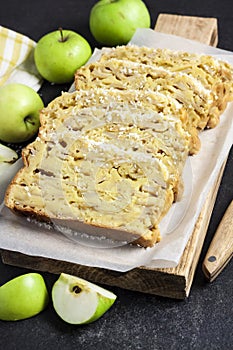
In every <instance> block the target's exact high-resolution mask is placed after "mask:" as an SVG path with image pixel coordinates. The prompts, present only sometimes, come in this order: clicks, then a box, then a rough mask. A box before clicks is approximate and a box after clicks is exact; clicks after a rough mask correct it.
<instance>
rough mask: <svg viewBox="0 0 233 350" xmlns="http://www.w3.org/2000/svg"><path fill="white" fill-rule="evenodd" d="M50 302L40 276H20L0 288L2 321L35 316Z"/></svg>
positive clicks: (34, 274)
mask: <svg viewBox="0 0 233 350" xmlns="http://www.w3.org/2000/svg"><path fill="white" fill-rule="evenodd" d="M48 302H49V296H48V291H47V288H46V285H45V282H44V279H43V277H42V276H41V275H40V274H38V273H28V274H25V275H21V276H18V277H16V278H14V279H12V280H11V281H9V282H7V283H5V284H4V285H3V286H1V287H0V319H1V320H4V321H17V320H23V319H25V318H29V317H32V316H35V315H37V314H38V313H39V312H41V311H43V310H44V309H45V307H46V306H47V304H48Z"/></svg>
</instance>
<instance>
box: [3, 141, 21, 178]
mask: <svg viewBox="0 0 233 350" xmlns="http://www.w3.org/2000/svg"><path fill="white" fill-rule="evenodd" d="M17 158H18V155H17V153H16V152H15V151H14V150H13V149H11V148H9V147H7V146H4V145H2V144H0V174H1V173H2V172H3V171H5V170H7V169H8V168H9V167H10V166H11V165H12V163H14V162H15V161H16V159H17Z"/></svg>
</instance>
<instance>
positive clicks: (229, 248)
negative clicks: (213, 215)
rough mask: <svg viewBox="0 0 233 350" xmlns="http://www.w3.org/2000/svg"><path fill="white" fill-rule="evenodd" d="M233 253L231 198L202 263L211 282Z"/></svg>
mask: <svg viewBox="0 0 233 350" xmlns="http://www.w3.org/2000/svg"><path fill="white" fill-rule="evenodd" d="M232 255H233V200H232V202H231V203H230V205H229V207H228V208H227V210H226V212H225V214H224V216H223V218H222V220H221V222H220V224H219V226H218V228H217V231H216V233H215V235H214V237H213V239H212V241H211V243H210V246H209V249H208V251H207V254H206V256H205V258H204V261H203V264H202V271H203V272H204V275H205V276H206V278H207V279H208V280H209V282H212V281H213V280H215V278H216V277H217V276H218V275H219V273H220V272H221V271H222V270H223V269H224V267H225V266H226V265H227V263H228V262H229V261H230V260H231V258H232Z"/></svg>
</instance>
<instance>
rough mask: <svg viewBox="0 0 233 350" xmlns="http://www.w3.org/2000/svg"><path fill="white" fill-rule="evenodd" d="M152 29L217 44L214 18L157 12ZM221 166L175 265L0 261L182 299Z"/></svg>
mask: <svg viewBox="0 0 233 350" xmlns="http://www.w3.org/2000/svg"><path fill="white" fill-rule="evenodd" d="M155 30H156V31H159V32H163V33H167V34H175V35H178V36H181V37H185V38H188V39H192V40H197V41H199V42H202V43H204V44H208V45H212V46H217V41H218V34H217V33H218V31H217V19H216V18H200V17H191V16H180V15H170V14H160V15H159V16H158V19H157V22H156V25H155ZM224 167H225V164H223V166H222V169H221V171H220V174H219V176H218V178H217V180H216V182H215V184H214V185H213V187H212V188H211V191H210V193H209V195H208V197H207V199H206V202H205V204H204V206H203V208H202V211H201V213H200V216H199V218H198V220H197V222H196V225H195V228H194V231H193V233H192V235H191V237H190V239H189V241H188V244H187V246H186V248H185V250H184V253H183V255H182V257H181V259H180V262H179V264H178V265H177V266H176V267H175V268H166V269H155V268H152V267H150V266H147V267H144V266H141V267H138V268H135V269H133V270H130V271H128V272H124V273H122V272H116V271H111V270H106V269H100V268H94V267H87V266H82V265H78V264H73V263H69V262H64V261H59V260H54V259H47V258H42V257H36V256H28V255H24V254H21V253H17V252H11V251H6V250H2V251H1V257H2V261H3V263H5V264H9V265H14V266H20V267H26V268H29V269H33V270H38V271H47V272H51V273H55V274H59V273H61V272H66V273H69V274H73V275H78V276H80V277H82V278H85V279H88V280H90V281H93V282H96V283H100V284H106V285H112V286H118V287H121V288H125V289H129V290H134V291H139V292H144V293H149V294H155V295H160V296H164V297H170V298H176V299H184V298H186V297H187V296H188V295H189V292H190V288H191V286H192V282H193V277H194V273H195V270H196V266H197V263H198V260H199V257H200V253H201V250H202V246H203V242H204V239H205V236H206V232H207V228H208V224H209V220H210V217H211V214H212V210H213V207H214V203H215V199H216V195H217V192H218V188H219V185H220V182H221V178H222V174H223V171H224Z"/></svg>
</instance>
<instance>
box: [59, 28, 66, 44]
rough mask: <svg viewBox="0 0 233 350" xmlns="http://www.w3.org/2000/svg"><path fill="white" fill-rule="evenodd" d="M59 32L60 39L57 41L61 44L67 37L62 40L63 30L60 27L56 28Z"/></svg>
mask: <svg viewBox="0 0 233 350" xmlns="http://www.w3.org/2000/svg"><path fill="white" fill-rule="evenodd" d="M58 30H59V32H60V35H61V38H60V39H59V41H60V42H61V43H64V42H65V41H66V40H67V37H65V38H64V35H63V29H62V28H61V27H60V28H58Z"/></svg>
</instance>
